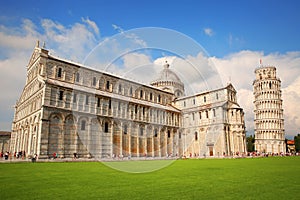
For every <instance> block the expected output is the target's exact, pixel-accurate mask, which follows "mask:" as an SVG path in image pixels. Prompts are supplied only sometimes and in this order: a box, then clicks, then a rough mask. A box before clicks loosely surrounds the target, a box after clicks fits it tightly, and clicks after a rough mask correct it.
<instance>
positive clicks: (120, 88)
mask: <svg viewBox="0 0 300 200" xmlns="http://www.w3.org/2000/svg"><path fill="white" fill-rule="evenodd" d="M121 92H122V85H121V84H119V93H121Z"/></svg>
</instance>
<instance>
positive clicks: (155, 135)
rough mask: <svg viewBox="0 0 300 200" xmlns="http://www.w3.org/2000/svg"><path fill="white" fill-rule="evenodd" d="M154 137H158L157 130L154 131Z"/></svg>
mask: <svg viewBox="0 0 300 200" xmlns="http://www.w3.org/2000/svg"><path fill="white" fill-rule="evenodd" d="M154 137H157V129H154Z"/></svg>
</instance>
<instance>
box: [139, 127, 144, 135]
mask: <svg viewBox="0 0 300 200" xmlns="http://www.w3.org/2000/svg"><path fill="white" fill-rule="evenodd" d="M143 135H144V128H143V127H140V136H143Z"/></svg>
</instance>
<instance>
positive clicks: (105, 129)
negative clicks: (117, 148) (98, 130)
mask: <svg viewBox="0 0 300 200" xmlns="http://www.w3.org/2000/svg"><path fill="white" fill-rule="evenodd" d="M104 132H105V133H108V122H105V123H104Z"/></svg>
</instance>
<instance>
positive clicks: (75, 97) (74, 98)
mask: <svg viewBox="0 0 300 200" xmlns="http://www.w3.org/2000/svg"><path fill="white" fill-rule="evenodd" d="M76 102H77V94H73V103H76Z"/></svg>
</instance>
